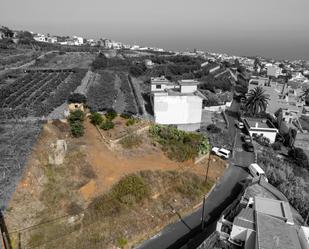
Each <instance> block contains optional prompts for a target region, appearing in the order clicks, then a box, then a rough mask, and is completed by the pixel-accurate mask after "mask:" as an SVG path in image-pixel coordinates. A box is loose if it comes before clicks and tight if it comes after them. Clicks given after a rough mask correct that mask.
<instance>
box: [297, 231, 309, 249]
mask: <svg viewBox="0 0 309 249" xmlns="http://www.w3.org/2000/svg"><path fill="white" fill-rule="evenodd" d="M305 231H308V228H307V227H301V228H300V229H299V231H298V237H299V242H300V245H301V247H302V249H309V244H308V239H307V237H308V232H306V233H307V234H305Z"/></svg>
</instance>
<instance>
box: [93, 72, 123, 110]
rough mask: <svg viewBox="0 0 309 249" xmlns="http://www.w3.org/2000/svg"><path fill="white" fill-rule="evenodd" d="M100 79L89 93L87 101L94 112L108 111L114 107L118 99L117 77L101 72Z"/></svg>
mask: <svg viewBox="0 0 309 249" xmlns="http://www.w3.org/2000/svg"><path fill="white" fill-rule="evenodd" d="M99 75H100V79H99V81H98V82H95V84H92V85H91V86H90V87H89V89H88V91H87V101H88V105H89V107H90V109H91V110H92V111H106V110H108V109H111V108H112V107H113V104H114V101H115V99H116V98H117V90H116V89H115V76H114V75H113V74H112V73H109V72H100V74H99Z"/></svg>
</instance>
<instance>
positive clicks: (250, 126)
mask: <svg viewBox="0 0 309 249" xmlns="http://www.w3.org/2000/svg"><path fill="white" fill-rule="evenodd" d="M243 121H244V124H245V128H246V129H247V131H248V133H249V134H250V136H251V137H253V136H261V135H262V136H263V137H266V138H268V139H269V142H270V143H274V142H275V140H276V135H277V133H278V129H277V128H275V126H274V125H273V124H271V123H270V121H268V120H266V119H257V118H244V119H243Z"/></svg>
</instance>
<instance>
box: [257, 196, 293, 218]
mask: <svg viewBox="0 0 309 249" xmlns="http://www.w3.org/2000/svg"><path fill="white" fill-rule="evenodd" d="M254 209H255V211H256V212H258V213H263V214H267V215H271V216H273V217H276V218H279V219H282V220H284V221H286V222H289V223H290V224H294V220H293V216H292V212H291V208H290V205H289V203H288V202H285V201H279V200H273V199H267V198H263V197H255V198H254Z"/></svg>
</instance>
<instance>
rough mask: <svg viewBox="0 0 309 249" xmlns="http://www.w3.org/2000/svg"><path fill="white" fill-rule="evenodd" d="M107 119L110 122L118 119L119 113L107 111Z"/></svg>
mask: <svg viewBox="0 0 309 249" xmlns="http://www.w3.org/2000/svg"><path fill="white" fill-rule="evenodd" d="M105 117H106V118H107V119H108V120H113V119H115V118H116V117H117V112H116V111H115V110H113V109H110V110H108V111H107V113H106V114H105Z"/></svg>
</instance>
